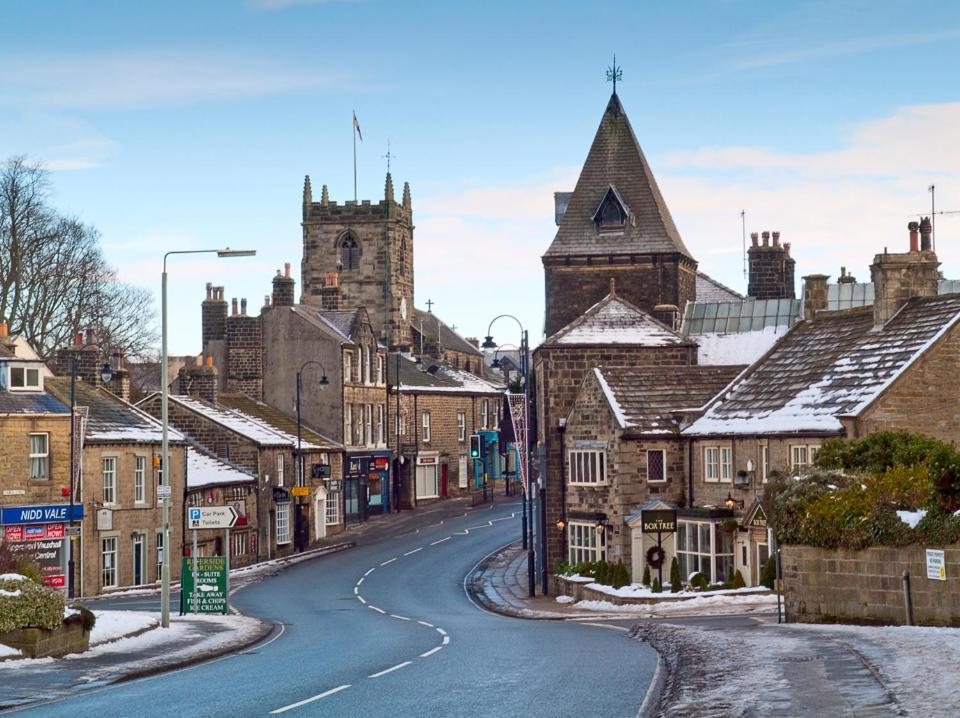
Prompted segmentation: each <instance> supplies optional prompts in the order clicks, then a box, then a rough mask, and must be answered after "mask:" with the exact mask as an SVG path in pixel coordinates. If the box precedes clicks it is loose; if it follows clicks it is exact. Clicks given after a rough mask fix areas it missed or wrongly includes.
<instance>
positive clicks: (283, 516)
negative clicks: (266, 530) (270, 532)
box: [276, 501, 290, 545]
mask: <svg viewBox="0 0 960 718" xmlns="http://www.w3.org/2000/svg"><path fill="white" fill-rule="evenodd" d="M276 522H277V545H280V544H288V543H290V502H289V501H284V502H283V503H280V504H277V517H276Z"/></svg>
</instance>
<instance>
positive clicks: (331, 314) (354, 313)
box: [317, 309, 361, 341]
mask: <svg viewBox="0 0 960 718" xmlns="http://www.w3.org/2000/svg"><path fill="white" fill-rule="evenodd" d="M360 311H361V310H360V309H335V310H329V311H323V312H317V314H318V315H319V316H320V318H322V319H325V320H327V321H328V322H330V324H332V325H333V327H334V328H335V329H336V330H337V331H338V332H340V333H341V334H343V335H344V336H345V337H347V338H348V339H350V340H351V341H353V340H354V337H355V336H356V332H357V329H358V328H359V326H360Z"/></svg>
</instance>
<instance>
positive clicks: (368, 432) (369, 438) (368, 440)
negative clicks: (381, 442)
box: [363, 404, 373, 446]
mask: <svg viewBox="0 0 960 718" xmlns="http://www.w3.org/2000/svg"><path fill="white" fill-rule="evenodd" d="M363 416H364V419H365V421H364V431H363V438H364V442H363V444H364V446H372V445H373V404H367V405H366V406H365V408H364V410H363Z"/></svg>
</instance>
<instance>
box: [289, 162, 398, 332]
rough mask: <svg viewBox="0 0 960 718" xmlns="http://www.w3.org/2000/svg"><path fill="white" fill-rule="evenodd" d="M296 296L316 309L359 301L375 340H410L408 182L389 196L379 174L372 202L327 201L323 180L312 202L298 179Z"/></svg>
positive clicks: (389, 189)
mask: <svg viewBox="0 0 960 718" xmlns="http://www.w3.org/2000/svg"><path fill="white" fill-rule="evenodd" d="M300 271H301V282H302V287H303V294H302V296H301V303H303V304H311V305H313V306H316V307H317V308H318V309H324V310H337V309H356V308H358V307H365V308H366V310H367V313H368V314H369V315H370V321H371V323H372V324H373V328H374V331H375V332H376V333H377V335H378V338H379V339H380V341H381V342H383V343H384V344H385V345H387V346H388V347H390V348H391V349H396V348H399V347H404V348H409V347H411V346H412V343H413V339H412V335H411V317H412V316H413V210H412V207H411V201H410V185H409V184H408V183H406V182H405V183H404V185H403V197H402V200H401V201H400V202H397V201H396V200H395V199H394V192H393V178H392V177H391V176H390V173H389V172H387V179H386V184H385V186H384V198H383V199H382V200H381V201H380V202H377V203H376V204H372V203H371V202H370V200H363V201H362V202H360V203H359V204H357V202H355V201H347V202H344V203H342V204H338V203H337V202H331V201H330V197H329V194H328V191H327V186H326V185H323V189H322V190H321V195H320V201H319V202H314V201H313V190H312V187H311V185H310V177H309V176H308V177H307V178H306V179H305V181H304V185H303V261H302V264H301V269H300Z"/></svg>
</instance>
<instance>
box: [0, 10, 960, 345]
mask: <svg viewBox="0 0 960 718" xmlns="http://www.w3.org/2000/svg"><path fill="white" fill-rule="evenodd" d="M3 15H4V22H3V24H2V26H0V66H2V67H3V68H4V72H3V73H2V76H0V157H8V156H10V155H14V154H24V153H25V154H27V155H29V156H30V157H32V158H35V159H38V160H42V161H44V162H45V163H47V165H48V167H50V169H51V170H53V172H54V174H53V181H54V186H55V190H56V195H55V202H56V204H57V206H58V207H60V208H61V209H62V210H64V211H66V212H69V213H72V214H76V215H78V216H80V217H82V218H83V219H84V220H86V221H88V222H90V223H91V224H94V225H96V226H97V227H98V228H99V229H100V231H101V233H102V241H103V245H104V247H105V249H106V251H107V252H108V256H109V258H110V261H111V262H112V263H113V264H114V265H115V266H116V267H117V269H118V270H119V272H120V275H121V276H122V277H123V278H124V279H126V280H128V281H131V282H135V283H138V284H143V285H144V286H147V287H149V288H151V289H155V290H156V291H157V294H159V281H160V260H161V256H162V254H163V252H164V251H166V250H168V249H179V248H196V247H206V246H209V247H217V246H222V245H231V246H234V247H254V248H256V249H257V250H258V253H259V255H258V257H257V258H256V259H252V260H228V261H227V260H222V261H217V260H205V261H197V260H178V261H177V263H176V264H173V265H171V297H172V299H171V317H172V323H171V326H172V330H173V332H172V338H171V351H172V352H174V353H195V352H197V351H198V350H199V343H200V320H199V303H200V301H201V300H202V298H203V296H204V284H205V282H207V281H213V282H215V283H217V284H223V285H225V286H226V288H227V289H226V292H227V296H228V297H232V296H237V297H241V296H245V297H248V299H249V300H250V304H251V306H253V307H257V306H259V304H260V302H261V301H262V297H263V295H264V294H267V293H269V289H270V277H271V276H272V274H273V273H274V271H275V270H276V269H277V268H278V267H280V266H282V263H283V262H284V261H291V262H292V263H293V265H294V268H295V269H298V268H299V262H300V256H301V233H300V228H299V221H300V201H301V191H302V183H303V176H304V175H305V174H310V176H311V178H312V180H313V186H314V188H315V192H317V193H318V192H319V187H320V185H321V184H323V183H326V184H328V185H329V186H330V193H331V197H332V198H333V199H337V200H346V199H351V198H352V185H353V179H352V162H351V135H350V133H351V111H352V110H354V109H356V111H357V114H358V116H359V118H360V122H361V126H362V129H363V134H364V142H363V143H361V144H360V145H359V189H360V191H359V194H360V197H361V199H363V198H371V199H374V200H377V199H379V198H380V197H381V196H382V192H383V181H384V172H385V164H384V160H383V159H382V155H383V154H384V153H385V151H386V144H387V139H388V138H389V139H390V142H391V147H392V150H393V153H394V154H395V155H396V158H395V159H394V162H393V174H394V180H395V183H396V184H397V186H398V187H399V186H400V184H402V182H403V181H404V180H407V181H409V182H410V183H411V187H412V192H413V207H414V214H415V222H416V225H417V230H416V233H415V254H416V261H415V267H416V300H417V304H418V305H420V306H423V305H424V303H425V302H426V300H427V299H428V298H429V299H432V300H433V301H434V302H435V307H434V310H435V311H436V312H437V313H438V314H439V315H440V316H441V317H443V318H444V319H445V320H446V321H448V322H450V323H453V324H456V326H457V328H458V330H459V331H461V332H462V333H464V334H467V335H471V334H472V335H479V336H482V335H483V334H484V333H485V330H486V325H487V322H488V321H489V319H490V318H491V317H493V316H495V315H496V314H500V313H503V312H511V313H515V314H517V315H518V316H520V318H521V319H522V320H523V322H524V324H525V325H526V326H528V327H529V328H530V330H531V338H534V337H539V335H540V332H541V329H542V322H543V281H542V268H541V265H540V260H539V257H540V255H541V254H542V253H543V251H544V250H545V249H546V248H547V246H549V244H550V241H551V240H552V238H553V235H554V232H555V227H554V225H553V213H552V201H553V200H552V192H553V191H554V190H565V189H572V187H573V184H574V183H575V181H576V176H577V173H578V170H579V166H580V164H581V163H582V162H583V159H584V158H585V156H586V152H587V149H588V148H589V144H590V141H591V140H592V138H593V134H594V132H595V130H596V127H597V124H598V122H599V120H600V116H601V114H602V111H603V109H604V107H605V104H606V101H607V98H608V96H609V92H610V86H609V85H608V84H606V83H605V81H604V71H605V69H606V67H607V65H608V64H609V62H610V57H611V55H612V54H613V53H614V52H616V53H617V59H618V61H619V63H620V64H621V65H622V67H623V73H624V77H623V82H622V84H621V85H620V86H619V90H620V92H619V94H620V96H621V98H622V100H623V102H624V105H625V107H626V109H627V112H628V114H629V116H630V118H631V121H632V123H633V127H634V130H635V132H636V134H637V136H638V138H639V140H640V143H641V145H642V146H643V148H644V151H645V152H646V154H647V156H648V159H649V160H650V162H651V165H652V167H653V170H654V172H655V174H656V176H657V178H658V180H659V182H660V185H661V189H662V190H663V192H664V195H665V197H666V200H667V203H668V205H669V206H670V208H671V211H672V213H673V215H674V218H675V220H676V222H677V225H678V227H679V229H680V232H681V234H682V236H683V237H684V240H685V242H686V244H687V246H688V247H689V248H690V249H691V251H692V252H693V253H694V254H695V256H696V257H697V259H698V260H699V261H700V264H701V269H703V270H704V271H706V272H708V273H709V274H711V275H713V276H715V277H717V278H718V279H720V280H722V281H724V282H726V283H728V284H730V285H731V286H733V287H735V288H737V289H741V290H742V289H743V288H744V280H743V276H742V271H741V269H742V261H741V255H740V219H739V213H740V210H741V209H746V212H747V229H748V231H759V230H763V229H776V230H779V231H781V232H782V235H783V238H784V240H785V241H790V242H792V243H793V248H794V254H795V256H796V257H797V259H798V267H797V272H798V276H799V275H802V274H806V273H813V272H824V273H827V274H831V275H833V276H836V274H837V273H838V272H839V267H840V265H846V266H847V267H849V268H850V269H851V271H853V273H854V274H856V275H857V276H858V278H861V279H868V278H869V272H868V270H867V267H868V265H869V263H870V260H871V257H872V255H873V254H874V253H875V252H877V251H882V247H883V246H889V247H890V248H891V250H892V249H895V248H898V247H900V246H901V245H902V244H904V243H905V241H906V240H905V237H906V229H905V225H906V222H907V221H908V219H909V217H910V215H911V214H914V213H916V212H920V211H922V210H923V209H925V208H927V207H929V201H930V200H929V194H928V192H927V186H928V185H929V184H930V183H936V185H937V188H938V189H937V198H938V205H939V207H940V208H942V209H945V210H953V209H960V104H958V103H960V97H958V91H957V82H956V70H957V68H958V67H960V42H958V40H960V9H958V6H957V5H956V4H954V3H948V2H942V3H924V2H884V3H875V2H840V1H835V2H813V3H802V4H799V3H787V2H778V3H759V2H739V1H735V0H727V1H718V2H710V3H647V2H644V3H640V2H624V3H614V2H611V3H601V2H590V3H587V2H577V3H574V2H524V3H516V2H486V3H472V4H466V3H450V2H416V3H411V2H398V1H396V0H394V1H381V0H367V1H366V2H363V1H358V2H333V1H327V2H322V1H321V2H310V1H306V0H304V1H298V0H248V1H246V2H204V3H174V2H168V3H155V4H147V3H129V2H84V3H69V2H52V1H48V2H44V3H9V4H6V5H5V6H4V11H3ZM937 229H938V239H939V243H938V250H940V256H941V259H942V260H943V270H944V272H945V273H946V274H947V275H948V276H953V277H956V276H960V266H958V264H960V250H955V249H954V248H953V246H951V240H952V238H953V237H955V236H956V235H957V232H958V230H960V214H958V215H955V216H950V215H944V216H942V217H938V218H937ZM498 329H499V327H498ZM511 332H513V333H515V331H514V330H513V329H512V328H510V326H509V325H504V327H503V329H502V330H500V331H498V332H497V334H498V338H501V341H504V342H507V341H516V338H515V337H511V336H510V333H511ZM500 334H502V335H503V336H502V337H499V335H500Z"/></svg>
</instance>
